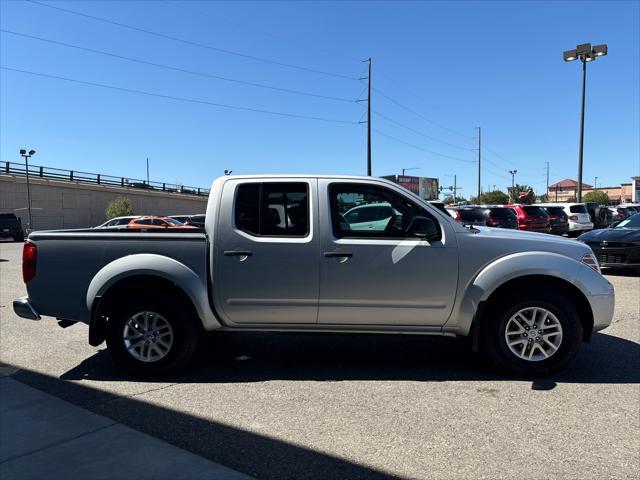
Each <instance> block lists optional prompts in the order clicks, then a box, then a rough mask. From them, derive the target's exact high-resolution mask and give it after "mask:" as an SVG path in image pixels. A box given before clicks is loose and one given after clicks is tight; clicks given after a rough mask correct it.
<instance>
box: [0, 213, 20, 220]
mask: <svg viewBox="0 0 640 480" xmlns="http://www.w3.org/2000/svg"><path fill="white" fill-rule="evenodd" d="M0 220H17V217H16V216H15V214H13V213H0Z"/></svg>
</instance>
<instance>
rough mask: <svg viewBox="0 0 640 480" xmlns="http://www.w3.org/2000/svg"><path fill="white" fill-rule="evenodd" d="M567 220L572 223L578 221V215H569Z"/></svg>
mask: <svg viewBox="0 0 640 480" xmlns="http://www.w3.org/2000/svg"><path fill="white" fill-rule="evenodd" d="M569 220H573V221H574V222H577V221H578V215H569Z"/></svg>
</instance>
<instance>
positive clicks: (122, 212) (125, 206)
mask: <svg viewBox="0 0 640 480" xmlns="http://www.w3.org/2000/svg"><path fill="white" fill-rule="evenodd" d="M104 215H105V217H106V219H107V220H111V219H112V218H115V217H125V216H127V215H133V207H131V202H130V201H129V199H128V198H127V197H123V196H120V195H118V196H117V197H116V198H115V200H111V201H110V202H109V204H108V205H107V209H106V210H105V212H104Z"/></svg>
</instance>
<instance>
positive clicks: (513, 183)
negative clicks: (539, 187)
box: [509, 170, 518, 203]
mask: <svg viewBox="0 0 640 480" xmlns="http://www.w3.org/2000/svg"><path fill="white" fill-rule="evenodd" d="M509 173H510V174H511V193H510V194H509V197H511V203H513V202H515V200H516V199H515V195H514V194H513V193H514V192H515V190H516V173H518V170H509Z"/></svg>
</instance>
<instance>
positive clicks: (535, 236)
mask: <svg viewBox="0 0 640 480" xmlns="http://www.w3.org/2000/svg"><path fill="white" fill-rule="evenodd" d="M458 240H459V243H460V244H461V248H463V249H467V248H468V249H470V251H480V250H482V251H484V252H486V253H487V254H488V255H489V257H490V258H496V257H500V256H503V255H508V254H511V253H518V252H533V251H537V252H549V253H557V254H560V255H564V256H567V257H571V258H573V259H576V260H578V261H580V259H581V258H582V256H583V255H584V254H585V253H591V248H590V247H589V246H588V245H585V244H584V243H582V242H578V241H576V240H573V239H569V238H564V237H560V236H558V235H551V234H549V233H536V232H525V231H522V230H509V229H504V228H489V227H475V228H474V229H473V230H469V231H468V232H467V233H466V234H462V233H459V234H458ZM475 249H480V250H475Z"/></svg>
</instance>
